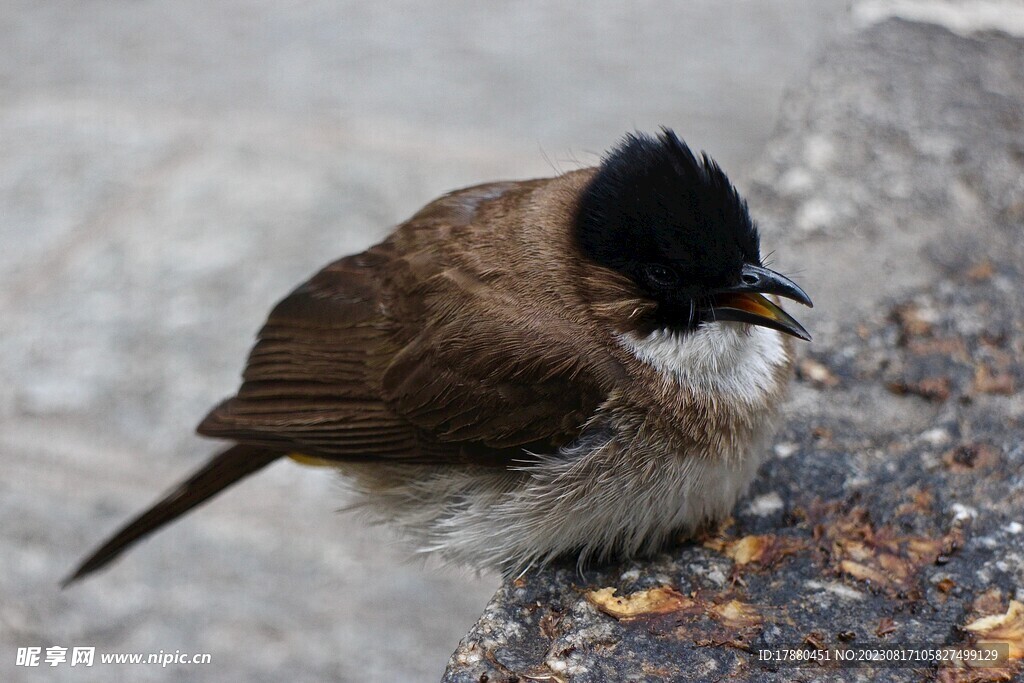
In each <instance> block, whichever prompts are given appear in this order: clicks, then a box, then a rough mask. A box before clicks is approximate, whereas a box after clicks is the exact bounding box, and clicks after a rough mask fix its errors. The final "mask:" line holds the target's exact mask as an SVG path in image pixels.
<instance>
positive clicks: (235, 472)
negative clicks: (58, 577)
mask: <svg viewBox="0 0 1024 683" xmlns="http://www.w3.org/2000/svg"><path fill="white" fill-rule="evenodd" d="M282 455H284V453H282V452H280V451H272V450H267V449H265V448H259V447H257V446H245V445H237V446H232V447H231V448H229V449H227V450H226V451H224V452H222V453H219V454H218V455H216V456H214V458H213V459H212V460H210V462H208V463H206V464H205V465H204V466H203V467H201V468H200V469H199V470H198V471H197V472H195V474H193V475H192V476H191V477H189V478H188V479H186V480H185V481H183V482H182V483H181V484H180V485H178V486H177V487H176V488H175V489H174V490H173V491H171V493H169V494H168V495H167V496H166V497H165V498H163V499H162V500H161V501H160V502H158V503H156V504H155V505H153V507H151V508H149V509H148V510H146V511H145V512H143V513H142V514H141V515H139V516H138V517H136V518H135V519H133V520H132V521H131V522H129V523H128V524H126V525H125V526H124V527H122V528H121V529H120V530H119V531H118V532H117V533H116V534H114V535H113V536H112V537H111V538H110V539H109V540H108V541H107V542H106V543H104V544H103V545H102V546H100V547H99V548H97V549H96V550H95V551H93V553H92V554H91V555H89V557H87V558H86V559H85V560H84V561H83V562H82V564H81V565H79V567H78V569H76V570H75V572H74V573H73V574H71V576H69V577H68V578H66V579H64V581H63V583H62V584H61V585H62V586H67V585H68V584H71V583H73V582H75V581H77V580H79V579H81V578H82V577H84V576H87V575H88V574H91V573H92V572H94V571H96V570H97V569H100V568H101V567H103V566H104V565H106V564H107V563H108V562H110V561H111V560H113V559H114V558H116V557H117V556H118V555H120V554H121V553H123V552H124V551H125V550H127V549H128V548H130V547H131V546H132V545H134V544H135V543H136V542H137V541H139V540H141V539H142V538H144V537H146V536H148V535H149V534H151V533H152V532H154V531H156V530H157V529H159V528H160V527H162V526H163V525H165V524H167V523H168V522H172V521H174V520H175V519H177V518H178V517H180V516H181V515H183V514H185V513H186V512H188V511H189V510H191V509H192V508H194V507H195V506H197V505H199V504H200V503H202V502H204V501H206V500H207V499H209V498H211V497H213V496H215V495H216V494H218V493H220V492H221V491H223V490H224V489H226V488H228V487H229V486H231V485H232V484H234V483H236V482H238V481H241V480H242V479H244V478H245V477H247V476H249V475H250V474H252V473H253V472H256V471H258V470H260V469H262V468H263V467H265V466H267V465H268V464H270V463H271V462H273V461H274V460H277V459H278V458H279V457H281V456H282Z"/></svg>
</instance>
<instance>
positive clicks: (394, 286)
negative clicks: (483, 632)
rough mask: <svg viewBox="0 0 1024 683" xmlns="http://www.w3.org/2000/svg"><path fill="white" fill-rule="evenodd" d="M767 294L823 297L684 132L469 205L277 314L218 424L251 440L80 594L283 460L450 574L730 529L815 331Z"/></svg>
mask: <svg viewBox="0 0 1024 683" xmlns="http://www.w3.org/2000/svg"><path fill="white" fill-rule="evenodd" d="M765 294H767V295H770V296H771V295H777V296H783V297H787V298H790V299H793V300H795V301H798V302H800V303H802V304H805V305H808V306H810V305H811V301H810V299H809V298H808V296H807V295H806V294H805V293H804V292H803V290H802V289H800V287H798V286H797V285H796V284H794V283H793V282H792V281H791V280H789V279H788V278H786V277H784V276H782V275H780V274H779V273H776V272H774V271H772V270H769V269H767V268H765V267H764V265H763V264H762V262H761V256H760V250H759V236H758V231H757V228H756V226H755V224H754V222H753V221H752V220H751V218H750V215H749V212H748V210H747V205H746V203H745V202H744V201H743V200H742V199H741V198H740V196H739V195H738V194H737V192H736V190H735V188H734V187H733V186H732V184H731V183H730V182H729V179H728V178H727V177H726V175H725V173H723V171H722V170H721V169H720V168H719V167H718V165H717V164H715V162H714V161H712V160H711V159H710V158H708V157H707V155H701V156H700V157H699V158H698V157H697V156H695V155H694V154H693V153H692V152H691V150H690V149H689V148H688V147H687V146H686V145H685V144H684V143H683V142H681V141H680V140H679V138H677V137H676V135H675V134H674V133H672V132H671V131H670V130H668V129H664V130H663V131H662V133H661V134H660V135H659V136H657V137H651V136H647V135H642V134H636V135H629V136H627V137H626V138H625V139H624V141H623V142H622V143H621V144H619V145H618V146H617V147H616V148H615V149H614V150H613V151H611V152H610V153H609V154H608V155H607V156H606V157H605V158H604V159H603V161H602V163H601V164H600V166H598V167H597V168H588V169H583V170H578V171H573V172H570V173H566V174H564V175H561V176H559V177H556V178H548V179H542V180H529V181H523V182H499V183H490V184H486V185H478V186H475V187H470V188H467V189H463V190H458V191H455V192H452V193H450V194H447V195H445V196H444V197H441V198H440V199H437V200H436V201H434V202H431V203H430V204H428V205H427V206H426V207H424V208H423V209H421V210H420V211H419V212H418V213H417V214H416V215H414V216H413V217H412V218H410V219H409V220H408V221H406V222H405V223H403V224H401V225H399V226H398V227H397V228H396V229H395V231H394V232H393V233H392V234H391V235H390V236H389V237H388V238H387V239H385V240H384V241H383V242H381V243H380V244H378V245H376V246H374V247H371V248H369V249H368V250H366V251H365V252H363V253H360V254H355V255H352V256H347V257H345V258H343V259H341V260H339V261H336V262H334V263H332V264H330V265H328V266H327V267H326V268H324V269H323V270H321V271H320V272H319V273H317V274H316V275H315V276H313V278H312V279H310V280H309V281H308V282H306V283H305V284H303V285H301V286H300V287H299V288H298V289H296V290H295V291H294V292H292V293H291V294H290V295H289V296H288V297H286V298H285V299H284V300H283V301H281V302H280V303H279V304H278V305H277V306H276V307H275V308H274V310H273V311H272V312H271V314H270V318H269V319H268V321H267V323H266V325H265V326H264V327H263V329H262V331H261V332H260V334H259V340H258V342H257V343H256V346H255V347H254V348H253V350H252V352H251V354H250V356H249V360H248V364H247V366H246V368H245V372H244V375H243V380H244V381H243V383H242V386H241V388H240V389H239V390H238V393H237V394H236V395H235V396H233V397H232V398H229V399H228V400H226V401H224V402H223V403H221V404H220V405H218V406H217V407H215V408H214V409H213V410H212V411H211V412H210V414H209V415H207V416H206V418H205V419H204V420H203V421H202V423H201V424H200V425H199V428H198V431H199V433H200V434H202V435H204V436H209V437H213V438H217V439H224V440H227V441H230V442H233V445H231V446H230V447H228V448H227V450H225V451H223V452H222V453H220V454H219V455H217V456H215V457H214V458H213V459H212V460H211V461H210V462H209V463H208V464H206V465H205V466H204V467H203V468H201V469H200V470H199V471H198V472H196V473H195V474H193V475H192V476H191V477H190V478H189V479H187V480H186V481H185V482H183V483H182V484H181V485H180V486H178V488H177V489H175V490H174V491H173V492H172V493H171V494H170V495H168V496H167V497H166V498H164V499H163V500H161V501H160V502H158V503H156V505H154V506H153V507H152V508H150V509H149V510H148V511H147V512H145V513H143V514H142V515H141V516H139V517H138V518H136V519H135V520H133V521H131V522H130V523H129V524H128V525H127V526H125V527H124V528H122V529H121V530H120V531H118V532H117V533H116V534H115V535H114V536H113V537H112V538H111V539H110V540H109V541H107V542H106V543H105V544H104V545H103V546H102V547H100V548H99V549H98V550H96V551H95V552H94V553H93V554H92V555H91V556H89V557H88V558H87V559H86V560H85V561H84V562H83V563H82V565H81V566H80V567H79V568H78V569H77V570H76V571H75V573H74V574H73V575H72V576H71V577H70V578H69V579H68V582H70V581H74V580H76V579H78V578H81V577H82V576H85V575H86V574H89V573H90V572H93V571H95V570H96V569H99V568H100V567H102V566H103V565H105V564H107V563H108V562H110V561H111V560H112V559H114V558H115V557H117V556H118V555H119V554H121V553H122V552H123V551H124V550H126V549H127V548H128V547H129V546H131V545H132V544H134V543H135V542H136V541H138V540H139V539H141V538H142V537H144V536H146V535H147V534H149V533H150V532H152V531H154V530H156V529H157V528H159V527H161V526H163V525H164V524H166V523H167V522H170V521H172V520H173V519H175V518H177V517H178V516H179V515H182V514H183V513H185V512H186V511H188V510H190V509H191V508H193V507H195V506H196V505H198V504H200V503H202V502H203V501H205V500H207V499H208V498H210V497H211V496H213V495H215V494H217V493H218V492H220V491H221V490H223V489H225V488H227V487H228V486H231V485H232V484H234V483H235V482H237V481H239V480H240V479H242V478H244V477H246V476H247V475H249V474H252V473H253V472H255V471H257V470H259V469H260V468H262V467H264V466H265V465H267V464H268V463H270V462H273V461H274V460H276V459H277V458H280V457H282V456H291V457H292V458H295V459H297V460H299V461H302V462H311V461H315V462H317V463H320V464H324V463H327V464H331V465H333V466H335V467H337V469H338V470H339V471H340V472H341V474H342V475H343V476H344V477H345V478H346V480H347V482H348V484H349V486H350V488H351V489H353V491H354V493H355V495H356V497H357V501H358V502H357V505H358V506H360V507H363V508H365V509H366V510H367V511H368V512H369V513H371V516H372V517H373V518H375V519H376V520H380V521H387V522H390V523H392V524H394V525H396V526H397V527H398V528H399V529H400V530H401V531H403V532H404V533H405V534H406V535H407V536H408V537H409V538H410V539H411V540H412V542H413V544H414V546H415V548H416V549H417V550H418V551H421V552H430V553H436V554H438V555H440V556H441V557H443V558H445V559H446V560H449V561H453V562H457V563H464V564H469V565H471V566H475V567H489V568H497V569H500V570H502V571H503V572H505V573H506V574H509V573H513V572H518V571H522V570H524V569H525V568H528V567H530V566H532V565H535V564H539V563H540V564H542V563H544V562H547V561H549V560H552V559H553V558H556V557H558V556H562V555H569V554H573V555H576V556H577V557H578V558H579V560H580V562H583V561H586V560H587V559H590V558H594V559H601V558H606V557H609V556H613V555H624V556H628V555H632V554H636V553H645V552H649V551H652V550H654V549H656V548H658V547H659V546H661V545H662V544H664V543H665V542H666V541H667V540H668V539H670V538H671V537H673V535H675V534H677V533H679V532H692V531H693V530H694V529H695V528H697V527H698V526H699V525H701V524H702V523H705V522H708V521H712V520H715V519H718V518H721V517H724V516H726V515H727V514H728V513H729V512H730V510H731V508H732V506H733V504H734V503H735V501H736V499H737V497H738V496H740V495H741V494H742V493H743V491H744V490H745V489H746V487H747V486H748V485H749V483H750V481H751V480H752V478H753V477H754V474H755V472H756V470H757V468H758V465H759V463H760V462H761V460H762V457H763V454H764V441H765V439H766V438H767V437H768V435H769V434H770V433H771V430H772V427H773V417H774V416H775V414H776V410H777V408H778V407H779V405H780V403H781V399H782V397H783V395H784V392H785V390H786V385H787V383H788V380H789V377H790V374H791V371H792V364H793V356H792V348H791V346H792V342H791V338H790V337H798V338H800V339H805V340H809V339H810V336H809V335H808V334H807V332H806V331H805V330H804V328H803V327H801V326H800V324H799V323H798V322H797V321H796V320H794V319H793V318H792V317H790V316H789V315H788V314H787V313H785V312H784V311H783V310H782V309H781V308H779V306H778V305H777V303H775V302H773V301H772V299H769V298H766V297H765V296H763V295H765ZM773 298H774V296H773ZM787 335H788V336H787Z"/></svg>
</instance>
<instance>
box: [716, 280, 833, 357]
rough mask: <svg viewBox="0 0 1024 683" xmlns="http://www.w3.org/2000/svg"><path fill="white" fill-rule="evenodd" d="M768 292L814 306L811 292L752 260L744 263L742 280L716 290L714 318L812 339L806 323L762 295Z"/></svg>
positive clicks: (806, 339)
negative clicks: (750, 262)
mask: <svg viewBox="0 0 1024 683" xmlns="http://www.w3.org/2000/svg"><path fill="white" fill-rule="evenodd" d="M764 294H775V295H777V296H782V297H786V298H787V299H792V300H793V301H798V302H800V303H802V304H803V305H804V306H812V307H813V306H814V304H813V303H811V298H810V297H809V296H807V293H806V292H804V290H802V289H800V287H798V286H797V284H796V283H795V282H793V281H792V280H790V279H789V278H787V277H786V276H784V275H780V274H779V273H776V272H775V271H774V270H768V269H767V268H762V267H761V266H754V265H749V264H748V265H745V266H743V271H742V273H741V275H740V283H739V284H737V285H734V286H732V287H724V288H722V289H719V290H717V291H716V292H714V294H713V295H712V297H711V309H710V311H709V313H710V318H711V319H713V320H735V321H737V322H743V323H749V324H751V325H760V326H762V327H769V328H771V329H773V330H778V331H780V332H785V333H786V334H790V335H793V336H794V337H797V338H798V339H803V340H804V341H811V335H810V334H808V332H807V330H805V329H804V327H803V325H801V324H800V323H798V322H797V321H796V319H794V318H793V317H792V316H791V315H789V313H786V312H785V311H784V310H782V309H781V308H779V306H777V305H775V304H774V303H773V302H772V301H771V300H770V299H768V298H766V297H764V296H762V295H764Z"/></svg>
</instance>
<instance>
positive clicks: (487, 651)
mask: <svg viewBox="0 0 1024 683" xmlns="http://www.w3.org/2000/svg"><path fill="white" fill-rule="evenodd" d="M755 181H756V182H755V188H754V192H753V194H752V197H751V204H752V208H753V209H754V211H755V212H756V213H757V214H758V215H759V216H761V217H762V219H763V221H764V223H765V225H766V227H767V233H768V234H767V236H766V238H765V240H764V241H765V243H766V244H768V245H770V246H769V248H777V250H778V257H777V262H778V263H780V264H783V265H788V266H790V267H792V268H794V269H800V270H801V271H802V272H801V274H800V277H801V280H800V281H801V283H802V284H805V285H806V288H807V289H808V291H809V292H810V293H811V294H812V296H813V297H814V298H815V301H816V304H817V308H816V309H815V312H814V314H813V315H812V316H809V318H808V319H809V320H810V321H811V324H810V325H809V328H810V329H812V332H815V333H816V335H817V336H816V340H815V343H814V344H813V345H811V346H809V347H806V348H805V351H804V356H803V358H802V359H801V361H800V363H799V373H798V375H799V376H798V379H797V381H796V383H795V384H794V387H793V392H792V396H791V400H790V402H789V404H788V406H787V410H786V419H785V420H784V422H783V424H782V425H781V428H780V430H779V432H778V435H777V437H776V439H775V441H774V444H773V448H774V456H775V457H773V458H771V459H770V460H769V462H768V463H766V465H765V466H764V467H763V469H762V471H761V474H760V477H759V478H758V480H757V482H756V484H755V486H754V488H753V490H752V491H751V493H750V494H749V495H748V496H747V497H746V498H745V499H744V500H743V501H741V503H740V504H739V506H738V507H737V510H736V515H735V519H734V520H733V521H732V522H731V523H730V524H727V525H724V526H723V527H722V528H719V529H713V530H709V531H708V532H707V534H706V535H705V536H704V537H702V538H700V539H697V540H696V541H691V542H687V543H683V544H681V545H680V546H678V547H676V548H673V549H670V550H667V551H666V552H665V553H664V554H663V555H660V556H658V557H655V558H652V559H650V560H647V561H633V562H627V563H624V564H621V565H618V566H611V567H597V568H593V569H589V570H587V571H585V572H582V573H581V572H578V571H577V570H576V569H575V567H574V566H563V567H554V568H550V569H548V570H544V571H540V572H534V573H531V574H528V575H526V576H524V577H522V578H521V579H518V580H516V581H513V582H509V583H506V584H505V585H504V586H503V587H502V588H501V589H500V590H499V591H498V593H497V594H496V595H495V597H494V598H493V600H492V601H491V603H490V605H488V607H487V609H486V610H485V612H484V614H483V616H482V617H481V619H480V621H479V622H478V623H477V624H476V626H475V627H474V628H473V629H472V630H471V631H470V632H469V634H468V635H467V636H466V638H465V639H464V640H463V641H462V643H461V644H460V646H459V648H458V650H456V652H455V654H454V655H453V656H452V659H451V661H450V663H449V667H448V671H447V673H446V675H445V678H444V680H445V681H449V682H451V683H454V682H459V683H470V682H474V683H483V682H485V681H486V682H488V683H496V682H499V681H500V682H503V683H511V682H513V681H533V680H548V681H566V682H569V681H571V682H579V683H581V682H591V681H593V682H597V681H711V680H724V679H728V680H751V681H782V680H786V681H789V680H801V681H802V680H807V681H810V680H863V681H919V680H933V679H935V678H939V679H944V680H1010V678H1011V677H1012V676H1015V675H1017V676H1019V675H1020V672H1021V664H1020V661H1019V660H1017V661H1016V662H1015V663H1013V664H1011V665H1010V666H1009V668H1002V669H985V670H983V669H973V670H972V669H963V668H955V667H952V666H935V665H926V666H920V667H917V668H912V667H903V668H863V667H861V668H842V669H840V668H837V666H836V665H835V664H834V663H833V664H829V665H808V666H801V667H793V666H791V665H780V664H778V663H774V664H767V663H763V662H759V661H758V658H757V655H756V654H755V653H756V652H757V651H758V650H759V649H761V648H768V649H775V648H780V647H783V646H790V647H794V646H798V647H801V648H803V651H806V652H811V651H816V652H821V651H825V650H828V649H830V648H851V647H859V646H868V645H876V644H882V645H893V644H897V645H911V644H914V645H927V646H932V647H936V646H939V645H963V644H967V643H971V642H974V641H975V640H977V639H979V638H985V637H990V638H992V639H1001V640H1003V641H1005V642H1008V643H1010V647H1011V648H1015V649H1014V650H1013V651H1014V652H1015V653H1016V655H1017V656H1018V657H1019V656H1021V655H1022V654H1024V652H1022V651H1024V617H1022V615H1021V609H1022V606H1020V605H1019V602H1014V601H1024V526H1022V524H1024V394H1022V392H1021V388H1022V387H1024V369H1022V364H1021V358H1024V296H1022V286H1024V284H1022V283H1024V267H1022V264H1024V239H1022V238H1024V41H1022V40H1020V39H1018V38H1013V37H1010V36H1007V35H1003V34H997V33H989V34H982V35H976V36H971V37H963V36H957V35H954V34H952V33H949V32H947V31H946V30H945V29H942V28H939V27H936V26H929V25H923V24H913V23H907V22H902V21H888V22H885V23H883V24H880V25H877V26H874V27H871V28H867V29H865V30H863V31H862V32H860V33H859V34H856V35H853V36H851V37H850V38H849V39H848V40H847V41H846V42H844V43H842V44H840V45H838V46H836V47H835V48H834V49H832V50H830V51H829V52H828V54H827V56H826V57H825V58H824V59H823V61H822V62H821V63H820V64H819V66H818V67H817V68H816V70H815V72H814V73H813V74H812V76H811V78H810V79H809V81H808V83H807V84H806V85H805V87H804V88H802V89H801V90H800V92H799V93H797V94H794V95H793V97H792V98H791V99H790V101H789V102H788V104H787V108H786V111H785V114H784V117H783V123H782V126H781V128H780V129H779V131H778V134H777V135H776V137H775V138H774V140H773V141H772V143H770V145H769V150H768V153H767V155H766V159H765V161H764V163H763V164H762V165H761V166H760V167H759V169H758V171H757V172H756V174H755ZM837 258H842V259H856V260H857V265H858V268H848V267H846V266H847V265H848V264H843V265H841V266H836V265H835V264H834V261H835V259H837ZM860 266H862V267H860ZM783 270H786V269H785V268H783ZM847 271H848V272H847ZM612 589H613V590H614V593H613V592H612ZM985 617H991V618H989V619H987V620H986V619H985ZM970 625H973V630H970V629H967V628H966V627H968V626H970ZM972 639H974V640H972Z"/></svg>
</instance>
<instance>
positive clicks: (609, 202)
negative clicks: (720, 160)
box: [576, 128, 760, 303]
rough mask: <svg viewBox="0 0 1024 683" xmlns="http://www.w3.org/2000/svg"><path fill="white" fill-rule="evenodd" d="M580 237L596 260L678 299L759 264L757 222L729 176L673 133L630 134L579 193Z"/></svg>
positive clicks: (644, 286)
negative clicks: (746, 267)
mask: <svg viewBox="0 0 1024 683" xmlns="http://www.w3.org/2000/svg"><path fill="white" fill-rule="evenodd" d="M576 228H577V231H578V232H577V235H578V239H579V244H580V248H581V250H582V252H583V253H584V255H586V256H587V257H588V258H590V259H591V260H593V261H595V262H596V263H598V264H600V265H603V266H605V267H608V268H612V269H614V270H616V271H619V272H621V273H624V274H626V275H627V276H629V277H630V278H631V279H633V280H634V281H635V282H636V283H637V284H638V285H639V286H640V287H641V288H642V289H644V290H646V291H649V292H650V293H651V294H652V295H654V296H655V298H658V299H659V300H660V299H663V298H664V296H665V295H666V294H667V290H669V289H671V291H672V294H671V297H669V298H671V299H672V300H673V301H676V302H679V303H683V302H682V301H681V300H680V299H681V298H687V297H696V296H700V294H701V293H702V292H704V291H706V290H707V289H710V288H714V287H716V286H721V285H724V284H728V283H729V282H730V281H732V280H734V279H735V278H737V277H738V276H739V271H740V268H741V267H742V266H743V264H744V263H749V264H755V265H759V264H760V247H759V238H758V232H757V228H756V227H755V226H754V223H753V221H752V220H751V218H750V214H749V212H748V211H747V205H746V202H744V201H743V199H741V198H740V196H739V194H737V192H736V188H735V187H733V185H732V183H731V182H729V179H728V177H726V175H725V173H724V172H723V171H722V169H721V168H719V166H718V164H716V163H715V162H714V161H712V160H711V159H710V158H709V157H708V156H707V155H706V154H702V155H701V156H700V158H698V157H696V156H695V155H694V154H693V152H692V151H690V148H689V147H687V146H686V144H685V143H684V142H682V141H681V140H680V139H679V138H678V137H676V135H675V133H673V132H672V131H671V130H668V129H667V128H665V129H662V132H661V134H660V135H659V136H658V137H656V138H655V137H652V136H649V135H645V134H642V133H637V134H632V135H627V136H626V138H625V139H624V140H623V142H622V143H621V144H619V146H618V147H616V148H615V149H614V150H612V152H611V153H610V154H609V155H608V156H607V157H606V158H605V159H604V161H603V162H602V164H601V167H600V168H599V169H598V172H597V174H596V176H595V177H594V179H593V180H592V181H591V183H590V185H589V186H588V187H587V189H586V190H585V191H584V193H583V196H582V197H581V199H580V204H579V209H578V214H577V223H576Z"/></svg>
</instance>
